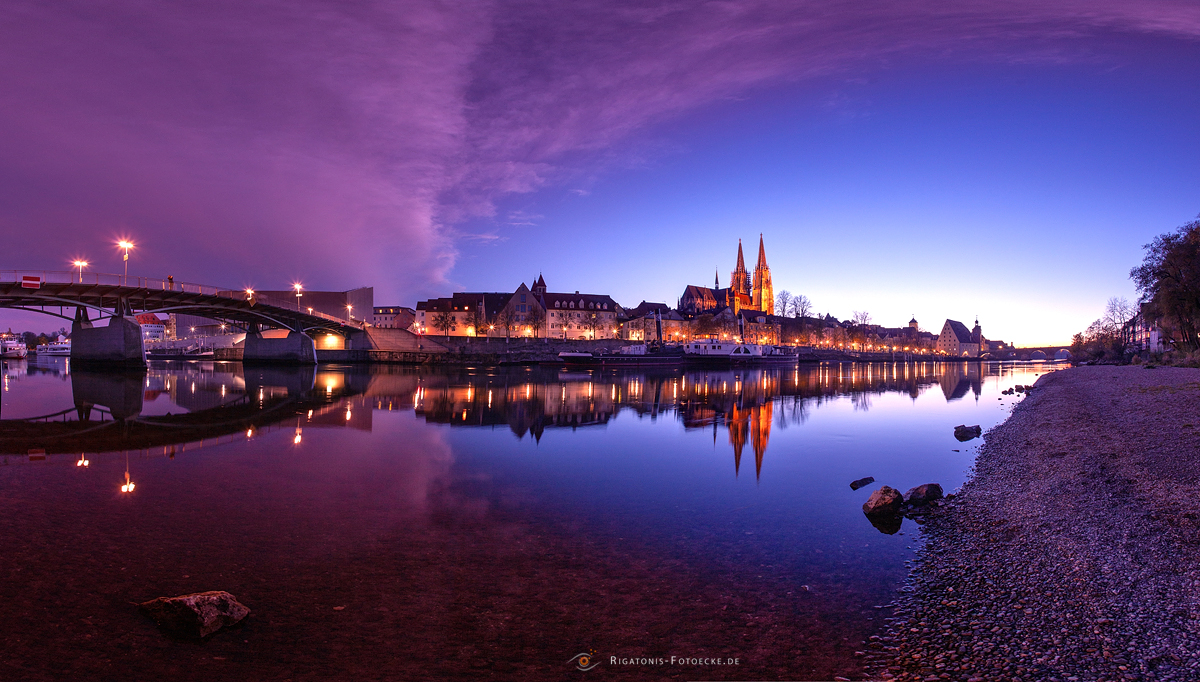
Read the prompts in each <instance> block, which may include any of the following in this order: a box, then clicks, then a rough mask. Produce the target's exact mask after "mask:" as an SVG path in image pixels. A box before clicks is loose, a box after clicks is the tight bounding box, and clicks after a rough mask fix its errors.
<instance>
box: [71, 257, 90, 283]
mask: <svg viewBox="0 0 1200 682" xmlns="http://www.w3.org/2000/svg"><path fill="white" fill-rule="evenodd" d="M87 264H88V262H87V261H85V260H77V261H75V262H74V266H75V267H77V268H79V283H80V284H83V269H84V268H85V267H87Z"/></svg>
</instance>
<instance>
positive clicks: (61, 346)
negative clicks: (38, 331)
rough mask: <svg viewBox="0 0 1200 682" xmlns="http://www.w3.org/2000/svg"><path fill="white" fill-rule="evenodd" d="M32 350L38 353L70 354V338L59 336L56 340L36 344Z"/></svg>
mask: <svg viewBox="0 0 1200 682" xmlns="http://www.w3.org/2000/svg"><path fill="white" fill-rule="evenodd" d="M34 352H35V353H37V354H38V355H70V354H71V339H68V338H65V337H63V336H59V337H58V340H56V341H51V342H50V343H43V344H40V345H38V347H37V350H36V351H34Z"/></svg>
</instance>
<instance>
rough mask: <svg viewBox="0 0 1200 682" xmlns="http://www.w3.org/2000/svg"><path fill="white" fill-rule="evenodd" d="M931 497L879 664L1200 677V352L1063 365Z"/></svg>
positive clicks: (933, 675)
mask: <svg viewBox="0 0 1200 682" xmlns="http://www.w3.org/2000/svg"><path fill="white" fill-rule="evenodd" d="M1032 388H1033V390H1032V391H1031V392H1030V394H1029V397H1027V398H1026V399H1025V400H1024V401H1023V402H1022V403H1020V404H1019V405H1018V406H1017V407H1016V408H1015V410H1014V412H1013V414H1012V416H1011V417H1010V418H1009V420H1008V421H1006V422H1005V423H1004V424H1002V425H1001V426H999V427H997V428H995V429H993V430H992V431H990V432H989V433H988V434H987V436H986V442H985V445H984V446H983V448H982V450H981V451H980V454H979V458H978V460H977V462H976V466H975V472H974V476H973V478H972V479H971V481H970V482H969V483H968V484H966V485H965V486H964V487H963V489H962V492H961V494H959V495H957V496H955V498H954V499H953V500H950V501H948V502H946V503H945V504H944V506H942V507H941V508H939V509H938V510H937V511H936V512H934V513H933V514H931V515H929V516H928V517H927V519H926V522H925V526H924V529H923V533H924V535H925V544H924V546H923V548H922V549H921V551H920V552H919V553H918V559H917V561H916V563H915V568H914V570H913V573H912V576H911V578H910V581H909V583H908V584H907V585H906V586H905V587H904V588H902V594H901V597H900V599H898V600H897V602H896V611H895V612H894V618H893V619H890V623H891V625H890V629H889V631H888V632H886V633H885V634H883V635H882V636H877V637H872V639H871V641H870V642H868V643H866V646H865V647H864V651H863V652H862V655H863V656H864V659H865V667H866V671H867V675H868V676H869V677H870V678H871V679H899V680H931V681H932V680H970V681H982V680H1037V681H1043V680H1049V681H1051V682H1054V681H1061V682H1076V681H1093V680H1197V679H1200V412H1198V411H1197V405H1200V370H1196V369H1182V368H1170V369H1168V368H1159V369H1154V370H1145V369H1142V368H1141V367H1137V366H1130V367H1080V368H1075V369H1070V370H1066V371H1061V372H1051V373H1049V374H1046V375H1044V376H1042V377H1041V379H1040V380H1039V381H1038V382H1037V384H1036V385H1035V386H1034V387H1032Z"/></svg>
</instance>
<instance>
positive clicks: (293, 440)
mask: <svg viewBox="0 0 1200 682" xmlns="http://www.w3.org/2000/svg"><path fill="white" fill-rule="evenodd" d="M292 442H293V443H295V444H296V445H299V444H300V429H296V437H295V438H293V439H292Z"/></svg>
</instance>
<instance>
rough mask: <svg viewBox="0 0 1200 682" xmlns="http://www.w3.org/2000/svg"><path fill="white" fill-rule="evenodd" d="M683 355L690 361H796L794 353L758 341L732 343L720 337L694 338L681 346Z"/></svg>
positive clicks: (781, 362)
mask: <svg viewBox="0 0 1200 682" xmlns="http://www.w3.org/2000/svg"><path fill="white" fill-rule="evenodd" d="M683 352H684V357H685V358H686V359H687V360H689V361H692V362H707V363H717V364H721V363H728V364H741V363H748V364H786V363H793V362H796V355H795V353H790V352H788V351H787V350H784V349H780V348H778V347H776V346H771V345H764V344H758V343H734V342H732V341H721V340H720V339H696V340H693V341H689V342H687V343H686V344H684V346H683Z"/></svg>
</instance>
